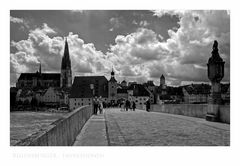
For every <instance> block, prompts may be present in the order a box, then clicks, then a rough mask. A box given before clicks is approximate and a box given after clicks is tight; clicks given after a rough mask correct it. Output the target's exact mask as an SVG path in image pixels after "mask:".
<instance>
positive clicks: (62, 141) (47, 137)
mask: <svg viewBox="0 0 240 166" xmlns="http://www.w3.org/2000/svg"><path fill="white" fill-rule="evenodd" d="M91 116H92V107H91V106H83V107H79V108H77V109H75V110H73V111H72V112H71V113H69V114H67V115H66V117H64V118H62V119H59V120H57V121H55V122H53V123H52V124H51V125H50V126H49V128H48V129H47V130H44V131H39V132H37V133H35V134H33V135H31V136H29V137H27V138H26V139H23V140H21V141H20V142H19V143H17V144H16V145H15V146H71V145H72V144H73V143H74V141H75V139H76V136H77V135H78V134H79V133H80V131H81V129H82V127H83V126H84V124H85V123H86V122H87V120H88V119H89V118H90V117H91Z"/></svg>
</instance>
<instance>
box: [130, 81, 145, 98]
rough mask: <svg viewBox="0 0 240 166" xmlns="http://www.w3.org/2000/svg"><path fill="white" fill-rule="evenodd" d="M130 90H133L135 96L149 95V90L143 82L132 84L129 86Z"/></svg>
mask: <svg viewBox="0 0 240 166" xmlns="http://www.w3.org/2000/svg"><path fill="white" fill-rule="evenodd" d="M128 90H133V96H149V95H150V94H149V92H148V91H147V90H146V88H145V87H144V86H143V85H141V84H132V85H130V86H129V87H128Z"/></svg>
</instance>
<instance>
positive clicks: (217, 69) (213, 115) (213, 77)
mask: <svg viewBox="0 0 240 166" xmlns="http://www.w3.org/2000/svg"><path fill="white" fill-rule="evenodd" d="M224 63H225V62H224V61H223V59H222V58H221V57H220V55H219V53H218V42H217V41H216V40H215V41H214V44H213V51H212V56H211V57H210V58H209V59H208V64H207V67H208V79H209V80H210V81H211V85H212V88H211V96H212V100H211V102H210V103H209V107H208V111H207V115H206V120H208V121H218V120H219V105H220V104H222V98H221V83H220V82H221V80H222V78H223V77H224Z"/></svg>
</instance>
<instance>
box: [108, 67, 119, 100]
mask: <svg viewBox="0 0 240 166" xmlns="http://www.w3.org/2000/svg"><path fill="white" fill-rule="evenodd" d="M108 98H109V101H110V102H111V103H116V102H117V80H116V79H115V77H114V71H113V69H112V72H111V78H110V80H109V81H108Z"/></svg>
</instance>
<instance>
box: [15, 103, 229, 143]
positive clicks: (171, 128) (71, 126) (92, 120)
mask: <svg viewBox="0 0 240 166" xmlns="http://www.w3.org/2000/svg"><path fill="white" fill-rule="evenodd" d="M71 145H74V146H228V145H230V125H229V124H224V123H216V122H208V121H206V120H205V119H203V118H195V117H189V116H183V115H176V114H168V113H161V112H146V111H144V110H140V109H137V110H136V111H121V110H120V108H109V109H105V110H104V113H103V114H98V115H92V108H91V107H90V106H85V107H81V108H78V109H76V110H74V111H73V112H72V113H70V114H69V115H67V116H66V118H64V119H61V120H59V121H56V122H55V123H54V124H53V125H51V126H50V127H49V129H48V130H46V131H43V132H40V133H38V134H37V135H32V136H30V137H28V138H27V139H25V140H22V141H21V142H20V143H18V144H17V146H71Z"/></svg>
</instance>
